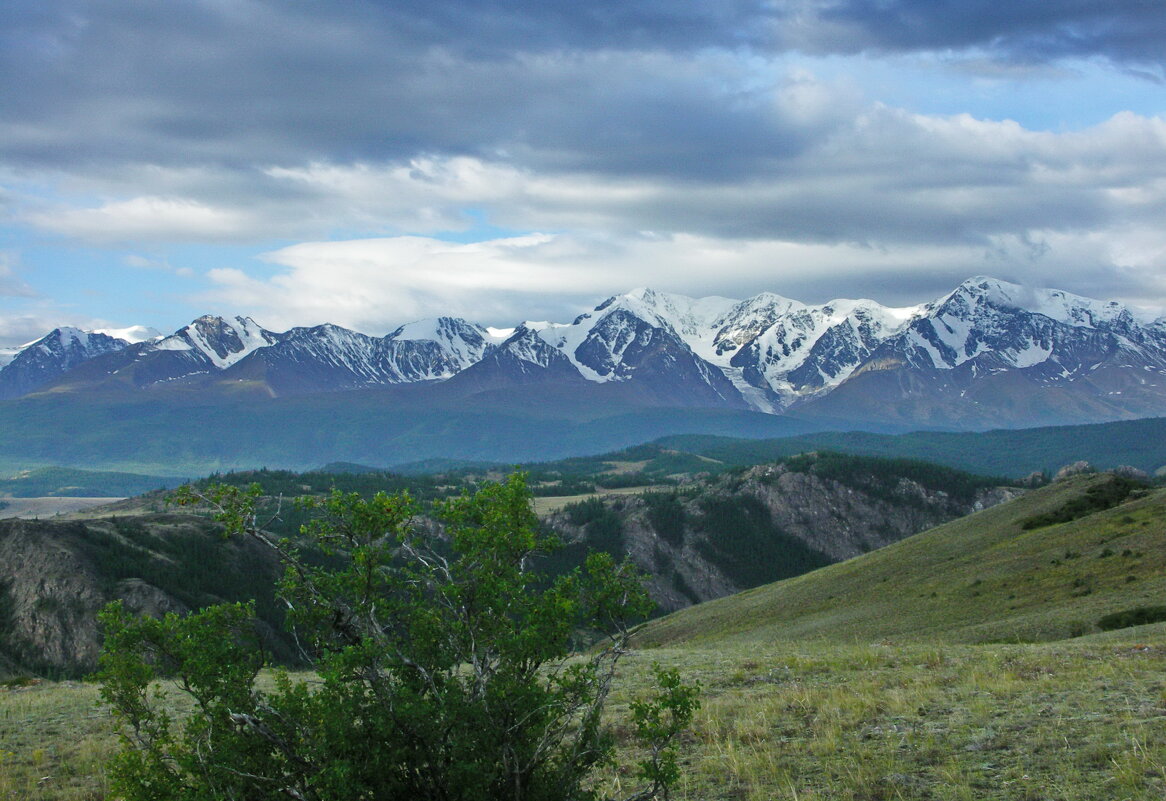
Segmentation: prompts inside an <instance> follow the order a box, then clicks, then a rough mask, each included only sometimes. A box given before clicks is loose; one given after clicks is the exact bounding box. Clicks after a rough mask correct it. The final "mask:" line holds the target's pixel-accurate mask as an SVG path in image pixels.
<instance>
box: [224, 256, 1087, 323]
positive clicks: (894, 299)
mask: <svg viewBox="0 0 1166 801" xmlns="http://www.w3.org/2000/svg"><path fill="white" fill-rule="evenodd" d="M1073 244H1074V245H1076V244H1078V243H1073ZM1027 252H1028V251H1027V250H1026V249H1025V248H1024V247H1022V246H1021V245H1020V244H1017V243H1005V242H1001V243H999V244H998V247H997V249H996V251H995V253H994V256H993V258H994V259H996V261H997V263H996V264H995V265H992V266H995V267H996V268H999V269H997V270H996V271H997V272H1001V273H1002V274H1004V275H1005V276H1008V275H1014V274H1015V268H1016V266H1017V265H1018V264H1022V263H1023V261H1022V260H1023V259H1024V258H1026V255H1025V254H1027ZM265 259H266V260H267V261H269V262H271V263H272V264H275V265H279V266H280V267H282V268H283V270H282V271H281V272H279V273H277V274H276V275H275V276H273V277H271V278H269V279H266V280H261V279H257V278H254V277H251V276H249V275H247V274H246V273H244V272H243V271H242V270H238V269H220V270H213V271H211V272H210V273H209V277H210V278H211V280H212V281H213V282H214V283H215V284H216V286H215V288H214V290H213V291H212V292H210V293H208V294H207V295H206V296H204V297H203V298H202V300H204V301H208V302H212V303H214V304H217V305H220V306H222V305H226V306H230V307H233V308H237V309H240V310H246V311H247V312H248V313H252V314H254V315H255V316H256V317H257V318H258V319H260V320H262V321H264V324H265V325H268V326H272V327H290V326H292V325H312V324H318V323H321V322H332V323H336V324H339V325H345V326H348V327H352V328H356V329H358V330H362V331H365V332H367V333H374V334H381V333H384V332H386V331H388V330H391V329H392V328H394V327H396V326H397V325H399V324H401V323H404V322H408V321H410V320H414V319H420V318H424V317H431V316H436V315H440V314H454V315H458V316H464V317H467V318H470V319H473V320H477V321H479V322H483V323H490V324H495V323H496V324H513V323H515V322H518V321H520V320H523V319H553V320H569V319H571V318H572V317H573V316H574V315H575V314H577V313H579V312H580V311H582V310H584V309H586V308H589V307H590V306H592V305H594V304H595V303H597V302H599V301H600V300H602V299H603V298H605V297H607V296H608V295H610V294H614V293H619V292H624V291H627V290H629V289H631V288H633V287H634V286H637V285H648V286H653V287H656V288H658V289H664V290H668V291H674V292H682V293H687V294H693V295H707V294H722V295H728V296H735V297H745V296H747V295H751V294H755V293H757V292H760V291H762V290H771V291H776V292H779V293H782V294H786V295H790V296H792V297H796V298H800V299H804V300H813V301H822V300H827V299H830V298H832V297H834V296H836V295H837V294H843V293H844V294H856V293H855V292H851V291H850V289H852V288H859V287H861V288H863V289H864V291H863V292H861V293H858V294H865V295H869V296H873V297H874V298H875V299H876V300H880V301H882V302H884V303H914V302H919V301H923V300H930V299H932V298H933V297H934V296H936V295H938V294H940V293H941V292H943V291H946V290H949V289H951V288H952V287H953V286H954V285H955V283H956V282H958V281H959V280H962V279H963V278H966V277H968V276H969V275H972V274H976V273H981V272H992V270H991V269H989V268H986V267H985V264H984V260H985V251H984V250H983V249H981V248H971V247H953V246H943V245H921V246H918V247H914V248H910V249H906V250H895V251H890V250H886V249H878V248H871V247H864V246H861V245H852V244H840V245H831V244H805V243H797V242H780V241H725V240H719V239H714V238H710V237H697V236H691V235H678V236H647V235H640V236H631V237H627V238H619V239H615V238H610V237H608V238H602V239H599V238H585V237H579V236H571V235H565V234H559V235H553V236H552V235H531V236H526V237H518V238H507V239H497V240H492V241H486V242H479V243H475V244H469V245H463V244H457V243H449V242H443V241H440V240H435V239H430V238H422V237H392V238H380V239H363V240H352V241H344V242H310V243H304V244H300V245H295V246H292V247H289V248H284V249H282V250H278V251H274V252H271V253H268V254H266V256H265ZM1086 266H1087V265H1086ZM1047 272H1048V273H1049V274H1050V275H1051V276H1052V277H1060V278H1065V276H1064V275H1059V276H1058V274H1059V271H1058V270H1054V269H1051V268H1050V269H1049V270H1048V271H1047ZM824 276H825V277H828V278H829V281H823V277H824ZM1047 283H1048V284H1049V285H1054V286H1064V284H1065V282H1064V281H1063V280H1062V281H1060V282H1059V283H1058V282H1057V281H1055V280H1054V281H1049V282H1047ZM827 287H830V288H832V289H833V292H832V293H831V292H827V291H826V289H827ZM839 287H846V288H847V289H846V290H843V291H842V292H839V291H838V288H839ZM1065 288H1069V289H1074V288H1075V287H1072V286H1068V287H1065ZM1086 294H1087V293H1086Z"/></svg>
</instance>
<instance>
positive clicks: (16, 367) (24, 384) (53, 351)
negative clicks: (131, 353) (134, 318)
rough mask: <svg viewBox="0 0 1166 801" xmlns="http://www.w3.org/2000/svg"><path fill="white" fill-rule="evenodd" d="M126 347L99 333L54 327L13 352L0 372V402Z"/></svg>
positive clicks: (41, 385)
mask: <svg viewBox="0 0 1166 801" xmlns="http://www.w3.org/2000/svg"><path fill="white" fill-rule="evenodd" d="M129 345H130V342H129V341H128V340H126V339H120V338H117V337H113V336H110V335H108V334H106V333H102V332H97V331H82V330H80V329H78V328H69V327H62V328H55V329H53V330H52V331H50V332H49V333H48V334H46V335H45V336H43V337H41V338H40V339H38V340H36V341H35V342H30V343H28V344H27V345H24V346H23V347H21V348H17V349H15V350H14V352H13V354H12V358H11V359H10V360H9V361H8V363H7V364H6V365H4V367H3V368H2V369H0V399H7V398H18V397H20V396H21V395H26V394H28V393H29V392H34V391H36V390H37V389H39V388H41V387H43V386H45V385H46V384H48V383H50V382H51V381H53V380H54V379H56V378H58V377H60V376H62V375H64V374H65V373H67V372H68V371H69V370H71V369H73V368H74V367H76V366H77V365H79V364H81V363H82V362H85V361H88V360H89V359H92V358H94V357H95V356H100V355H102V354H104V353H112V352H116V351H120V350H122V349H124V348H126V347H129Z"/></svg>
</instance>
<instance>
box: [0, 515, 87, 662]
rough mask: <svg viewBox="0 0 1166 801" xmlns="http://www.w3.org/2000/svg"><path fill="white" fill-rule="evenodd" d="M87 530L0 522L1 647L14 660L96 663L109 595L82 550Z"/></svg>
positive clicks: (66, 525)
mask: <svg viewBox="0 0 1166 801" xmlns="http://www.w3.org/2000/svg"><path fill="white" fill-rule="evenodd" d="M85 534H86V530H85V526H83V525H81V524H80V523H45V522H36V521H29V520H5V521H3V522H2V523H0V584H2V585H3V587H4V593H3V596H2V601H3V608H2V609H0V627H2V630H3V632H4V634H5V640H6V642H4V644H3V645H2V646H0V647H2V648H3V650H4V651H5V652H6V655H7V656H8V658H9V660H10V661H12V662H15V663H18V664H22V665H26V666H29V667H32V668H33V669H43V668H50V669H51V668H58V669H62V670H70V669H73V668H76V667H79V666H82V665H86V666H88V665H93V664H96V661H97V651H98V647H99V638H98V632H97V620H96V613H97V610H98V609H99V608H100V607H101V605H102V604H103V603H104V602H105V601H106V600H107V596H106V594H105V593H104V592H103V591H102V589H101V586H100V584H99V581H98V578H97V576H96V574H95V573H94V571H93V570H92V568H91V567H90V566H89V565H88V563H87V560H86V559H85V558H84V556H83V555H82V554H81V552H80V549H79V548H78V544H79V541H81V540H82V539H83V538H84V537H85Z"/></svg>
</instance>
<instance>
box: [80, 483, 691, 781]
mask: <svg viewBox="0 0 1166 801" xmlns="http://www.w3.org/2000/svg"><path fill="white" fill-rule="evenodd" d="M259 492H260V490H259V489H258V488H257V487H256V488H254V489H251V490H247V491H243V490H241V489H239V488H238V487H231V486H218V487H214V488H211V489H209V490H208V492H207V493H206V494H205V495H203V496H199V497H200V499H201V500H204V501H206V500H209V501H210V502H211V503H212V504H214V505H215V506H216V507H217V508H218V509H219V511H220V514H219V518H220V519H221V520H222V521H223V522H224V523H226V524H227V526H228V528H229V529H230V530H232V531H235V532H238V533H244V534H246V535H247V536H249V537H251V538H254V539H256V540H258V541H260V542H261V543H263V544H264V546H265V547H268V548H271V549H272V550H274V551H275V552H277V553H278V554H279V555H280V557H281V558H282V559H283V561H284V563H285V564H286V566H287V568H288V569H287V574H286V577H285V579H284V581H283V583H282V585H281V594H282V596H283V597H284V599H285V600H286V601H287V603H288V605H289V607H290V608H291V609H292V610H293V612H292V613H291V614H290V619H291V622H292V623H293V624H294V626H295V627H296V630H297V632H298V633H299V640H300V642H301V643H303V644H304V648H305V655H306V656H307V657H308V658H310V659H311V661H312V665H313V667H314V670H315V675H314V676H313V678H312V681H311V683H310V684H309V683H308V682H307V681H297V680H294V679H293V678H292V677H290V676H289V675H287V674H286V673H277V675H276V681H275V689H274V690H273V691H270V692H266V691H262V690H260V689H258V688H257V687H256V686H255V679H256V676H257V674H258V672H259V670H260V668H261V667H262V665H263V659H262V656H261V654H260V653H259V652H258V651H257V650H256V648H255V645H254V636H253V634H254V631H253V626H252V624H251V621H250V617H251V614H252V609H251V608H250V607H249V606H247V605H242V604H232V605H223V606H216V607H211V608H209V609H206V610H203V611H201V612H198V613H196V614H193V615H190V616H188V617H186V618H180V617H177V616H174V615H169V616H167V617H166V618H164V619H162V620H133V619H132V618H131V617H130V616H129V615H128V614H127V613H126V612H125V611H124V609H122V608H121V606H120V605H118V604H114V605H111V606H110V607H108V608H107V609H106V611H105V612H104V613H103V615H102V623H103V626H104V629H105V637H106V641H105V647H104V650H103V652H102V656H101V672H100V674H99V678H100V679H101V681H102V689H101V694H102V697H103V698H104V699H105V700H106V702H108V703H109V704H110V705H111V707H112V708H113V709H114V710H115V712H116V714H117V715H118V716H119V717H120V719H121V720H122V722H123V723H125V724H126V726H125V729H124V733H123V739H124V747H123V749H122V751H121V753H120V754H119V755H118V756H117V758H116V759H115V761H114V763H113V764H112V765H111V768H110V771H109V776H110V780H111V784H112V790H113V793H114V794H115V795H119V796H120V797H124V798H125V799H127V801H147V799H150V800H151V801H154V800H156V799H168V800H169V799H174V801H196V800H197V801H209V799H220V798H239V799H243V798H246V799H275V798H289V797H290V798H298V799H303V800H304V801H309V800H310V801H342V800H343V801H347V799H354V798H386V799H388V798H409V799H413V798H416V799H433V800H434V801H436V799H443V800H444V801H492V800H493V799H498V800H499V801H501V799H509V800H510V801H532V800H533V799H546V801H551V799H554V801H560V800H562V801H567V800H569V799H584V798H593V797H594V796H593V793H591V792H590V791H588V790H587V789H586V786H587V781H586V780H587V777H588V775H589V773H590V772H591V770H592V769H593V768H594V767H595V766H597V765H599V764H601V763H603V762H604V761H605V760H606V759H608V757H609V755H610V752H611V748H612V737H611V736H610V735H609V734H608V732H607V730H606V729H605V728H604V726H603V724H602V720H601V713H602V711H603V706H604V702H605V701H606V698H607V694H608V690H609V688H610V684H611V681H612V678H613V676H614V672H615V666H616V662H617V660H618V659H619V657H620V655H621V654H622V653H623V652H624V648H625V646H626V644H627V639H628V628H627V624H628V623H629V621H631V620H632V619H634V618H636V617H637V616H640V615H642V614H644V613H645V612H646V611H647V608H648V600H647V596H646V593H645V592H644V590H643V587H642V585H641V582H640V579H639V577H638V576H637V575H636V574H634V573H633V572H632V570H631V568H630V566H629V565H628V564H627V563H624V564H616V563H615V561H614V560H613V559H612V558H611V557H610V556H609V555H606V554H592V555H591V556H590V557H588V559H587V561H586V564H585V566H584V568H582V569H579V570H576V571H574V572H572V573H571V574H569V575H566V576H561V577H559V578H558V579H555V580H554V581H550V580H547V579H546V578H545V577H543V576H540V575H539V574H537V573H535V572H532V571H531V570H530V569H529V566H530V564H531V557H532V556H534V555H536V554H538V553H540V552H542V551H544V550H546V549H547V548H550V547H552V546H553V542H550V541H548V539H547V537H546V535H545V533H544V530H543V529H541V528H540V527H539V525H538V521H537V519H536V518H535V517H534V514H533V512H532V511H531V504H530V498H531V496H530V493H529V492H528V491H527V489H526V486H525V483H524V482H523V480H522V478H521V477H520V476H513V477H511V478H510V479H509V480H508V481H507V482H505V483H503V484H491V485H486V486H485V487H483V488H482V489H481V490H480V491H479V492H478V493H476V494H475V495H473V496H469V495H466V496H463V497H461V498H458V499H455V500H453V501H450V502H447V503H443V504H441V505H440V507H439V514H440V517H441V520H442V521H443V523H444V524H445V532H446V536H447V538H446V539H444V540H437V539H435V538H434V537H433V536H431V535H427V534H425V533H424V532H421V531H418V530H415V528H414V527H413V526H412V524H411V520H412V517H413V515H414V513H415V507H414V505H413V503H412V501H411V499H410V498H409V497H408V496H407V495H395V496H389V495H385V494H383V493H381V494H378V495H375V496H373V497H372V498H370V499H367V500H366V499H363V498H361V497H360V496H359V495H357V494H355V493H352V494H345V493H341V492H333V493H332V494H331V495H330V496H329V497H327V498H325V499H310V500H308V501H306V503H307V505H308V506H309V507H310V508H311V509H312V510H314V512H315V513H316V514H317V516H316V517H315V518H314V519H313V522H312V523H311V524H309V525H308V526H306V527H305V532H304V533H305V534H308V535H311V536H312V537H313V538H314V539H315V540H316V541H317V542H319V543H320V544H321V546H322V547H324V548H325V549H328V550H330V551H332V552H334V553H336V554H338V555H342V556H343V557H344V558H345V560H344V563H343V565H341V566H339V567H320V566H313V565H310V564H308V563H306V562H304V561H303V560H301V559H300V558H299V555H298V553H297V552H296V551H295V550H294V549H292V548H291V546H290V545H289V544H288V543H287V542H286V541H282V542H281V541H276V540H274V539H272V538H271V537H270V535H269V534H268V533H267V532H265V531H264V530H262V529H261V528H259V526H258V525H257V523H256V518H255V501H256V499H257V498H258V496H259ZM186 497H187V498H193V497H194V494H193V493H188V494H187V496H186ZM585 630H595V631H602V632H604V633H605V634H606V635H607V637H608V639H607V640H606V645H605V646H604V647H598V648H595V649H592V650H591V651H589V652H587V653H586V654H574V653H573V652H572V649H571V645H572V643H573V642H575V641H576V638H577V637H578V636H579V632H580V631H585ZM164 675H169V676H174V677H175V678H176V679H177V686H178V687H180V688H181V689H182V690H183V691H184V692H186V693H188V694H189V695H190V696H192V697H193V699H194V701H195V703H194V704H193V707H192V708H193V711H192V712H191V713H190V716H189V717H188V718H187V719H186V720H185V721H182V722H181V723H180V724H179V723H176V722H174V721H172V720H171V719H170V718H169V717H168V716H167V714H166V713H165V712H163V711H160V710H158V709H157V708H155V706H154V705H153V703H152V698H151V692H150V690H149V688H150V684H151V682H152V681H153V680H154V679H155V678H156V677H159V676H164ZM659 684H660V688H661V692H660V694H659V695H658V696H657V697H656V698H654V699H650V700H645V701H640V702H637V704H638V705H634V706H633V709H632V714H633V722H634V724H635V727H636V730H637V732H638V733H639V734H640V735H641V737H642V739H643V741H644V747H645V749H646V751H647V753H648V758H647V759H646V760H645V761H644V762H643V763H642V765H641V775H642V777H643V778H644V779H646V780H647V781H648V782H650V783H651V784H650V786H649V787H648V788H647V789H646V790H645V791H643V792H641V793H638V794H636V796H634V797H635V798H637V799H648V798H651V797H653V796H655V795H656V794H658V793H663V794H664V795H665V797H666V796H667V784H668V782H669V781H671V780H673V779H674V778H675V776H676V764H677V763H676V760H675V755H674V748H673V746H672V745H671V743H672V742H673V741H674V738H675V736H676V735H677V733H678V732H679V731H680V729H681V728H683V727H684V726H685V725H687V724H688V722H689V721H690V720H691V718H692V714H693V712H694V710H695V709H696V705H697V699H696V695H695V692H696V691H695V689H693V688H691V687H688V686H687V685H684V684H682V683H681V682H680V680H679V677H678V676H677V675H676V674H675V673H673V672H668V671H662V672H660V673H659Z"/></svg>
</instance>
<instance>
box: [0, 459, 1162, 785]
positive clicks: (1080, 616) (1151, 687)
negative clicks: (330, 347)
mask: <svg viewBox="0 0 1166 801" xmlns="http://www.w3.org/2000/svg"><path fill="white" fill-rule="evenodd" d="M1116 478H1117V477H1115V476H1112V475H1109V474H1084V475H1078V476H1074V477H1070V478H1066V479H1064V480H1061V481H1058V482H1054V483H1052V484H1049V485H1047V486H1045V487H1043V488H1039V489H1036V490H1032V491H1030V492H1028V493H1026V494H1024V495H1023V496H1022V497H1019V498H1016V499H1013V500H1011V501H1008V502H1005V503H1002V504H998V505H995V506H992V507H990V508H987V509H984V510H982V511H979V512H975V513H973V514H972V515H970V516H967V517H962V518H959V519H956V520H953V521H951V522H949V523H946V524H944V525H941V526H939V527H937V528H933V529H930V530H928V531H926V532H923V533H920V534H917V535H915V536H913V537H908V538H906V539H903V540H901V541H899V542H897V543H895V544H891V545H888V546H886V547H883V548H880V549H877V550H874V551H871V552H869V553H866V554H862V555H859V556H856V557H854V558H852V559H849V560H847V561H844V562H841V563H838V564H834V565H831V566H827V567H823V568H820V569H818V570H815V571H813V572H810V573H807V574H805V575H802V576H799V577H796V578H790V579H786V580H783V581H779V582H777V583H775V584H770V585H764V586H761V587H757V588H755V589H752V590H748V591H746V592H743V593H739V594H736V595H733V596H728V597H725V598H722V599H720V600H716V601H710V602H707V603H703V604H700V605H697V606H692V607H690V608H687V609H683V610H680V611H678V612H675V613H673V614H671V615H669V616H667V617H663V618H660V619H658V620H655V621H651V622H649V623H648V624H646V625H645V626H644V627H643V628H642V629H641V630H640V631H639V633H638V635H637V640H636V647H635V650H633V652H632V653H631V654H630V656H629V657H628V659H627V660H626V661H625V662H624V663H622V666H621V669H620V676H619V679H618V681H617V683H616V686H615V690H614V695H613V698H612V702H611V704H610V705H609V709H608V714H609V715H610V717H611V719H612V721H619V720H622V719H624V718H625V717H626V715H627V709H628V704H629V703H630V702H631V701H632V700H634V699H636V698H637V697H639V696H640V695H641V694H642V693H643V692H644V691H645V689H646V686H647V682H648V679H649V669H650V667H651V665H652V664H655V663H659V664H663V665H666V666H672V667H676V668H678V669H680V670H681V671H682V672H683V674H684V675H685V676H686V678H688V679H690V680H698V681H700V683H701V685H702V687H703V706H702V708H701V710H700V711H699V712H698V715H697V718H696V719H695V721H694V723H693V725H692V727H691V733H690V734H688V735H686V737H685V739H684V741H683V743H682V748H681V759H682V764H683V771H682V778H681V780H680V782H679V783H678V785H677V786H676V787H675V788H674V791H673V798H676V799H683V801H698V799H699V800H701V801H709V800H711V801H740V799H749V800H750V801H754V800H756V801H760V800H761V799H789V801H794V800H795V799H798V800H804V799H817V800H819V801H827V799H830V800H833V799H850V800H851V801H859V799H871V798H886V799H912V800H914V799H918V801H924V799H935V798H944V799H946V798H951V799H972V798H975V799H1001V800H1007V801H1029V800H1030V799H1034V798H1056V799H1070V800H1071V801H1086V799H1089V800H1090V801H1092V800H1093V799H1100V800H1101V801H1110V800H1112V801H1118V800H1119V799H1147V800H1148V799H1152V798H1158V797H1161V795H1162V793H1163V791H1164V790H1166V728H1164V727H1163V725H1162V721H1163V720H1164V719H1166V701H1164V697H1163V694H1162V675H1163V674H1162V671H1163V668H1164V667H1166V622H1155V623H1148V624H1142V625H1137V626H1135V627H1132V628H1120V629H1117V630H1112V631H1103V630H1101V629H1100V628H1099V626H1098V622H1099V621H1100V620H1101V619H1102V618H1103V617H1105V616H1106V615H1107V614H1110V613H1113V612H1115V611H1120V610H1129V609H1133V608H1137V607H1144V606H1147V605H1154V604H1156V603H1159V602H1160V599H1161V598H1162V597H1163V595H1164V594H1166V540H1164V539H1163V531H1164V529H1166V490H1162V489H1149V490H1147V489H1138V488H1133V489H1121V490H1120V491H1118V492H1109V491H1102V490H1099V488H1104V487H1107V486H1109V485H1111V484H1113V483H1114V481H1115V479H1116ZM1119 489H1120V488H1119ZM1123 491H1124V492H1127V494H1126V496H1125V497H1124V499H1123V498H1122V497H1121V493H1122V492H1123ZM621 497H622V498H633V497H635V495H624V496H621ZM612 500H614V501H618V500H619V499H612ZM1050 514H1052V515H1054V516H1057V515H1059V516H1060V517H1061V518H1065V519H1064V520H1063V522H1055V523H1046V522H1045V521H1046V520H1048V519H1049V518H1048V516H1049V515H1050ZM1026 526H1028V527H1027V528H1026ZM174 697H175V698H177V696H174ZM94 702H95V688H94V687H92V686H91V685H88V684H83V683H78V682H69V681H66V682H52V681H49V682H32V681H29V680H27V679H19V678H12V679H9V680H7V681H6V682H4V685H3V689H2V690H0V752H2V755H3V760H2V761H0V798H4V799H5V801H8V799H13V801H15V799H18V798H19V799H30V800H32V801H63V800H64V799H70V801H72V800H74V799H98V798H102V797H103V795H102V794H103V788H104V779H103V778H102V775H103V774H102V771H103V765H104V762H105V760H107V759H108V758H109V756H110V755H111V754H112V753H113V750H114V748H115V738H114V733H113V730H112V726H111V720H110V719H109V718H108V716H107V715H105V714H104V713H102V712H101V711H100V708H99V707H95V706H94ZM616 737H617V743H618V749H617V753H616V761H615V763H614V764H613V765H612V766H611V768H610V769H608V770H605V771H604V772H603V773H601V774H600V775H599V776H598V777H597V782H598V789H600V791H601V792H603V793H607V794H610V795H612V796H617V797H618V796H619V794H620V792H619V791H620V789H621V788H624V787H626V783H627V771H628V770H630V766H631V765H632V764H633V763H634V762H635V761H636V760H637V759H639V758H641V755H640V754H639V753H638V752H637V750H636V749H635V747H634V746H633V743H632V741H631V740H630V739H629V737H628V734H627V732H626V730H624V729H621V728H620V727H618V726H617V728H616Z"/></svg>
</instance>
